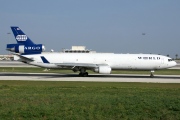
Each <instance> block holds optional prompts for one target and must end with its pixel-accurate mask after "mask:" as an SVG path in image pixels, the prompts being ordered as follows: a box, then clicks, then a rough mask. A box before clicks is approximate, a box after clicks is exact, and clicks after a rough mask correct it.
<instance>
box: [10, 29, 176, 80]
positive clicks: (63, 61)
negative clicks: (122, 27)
mask: <svg viewBox="0 0 180 120" xmlns="http://www.w3.org/2000/svg"><path fill="white" fill-rule="evenodd" d="M11 29H12V31H13V33H14V36H15V38H16V40H17V42H18V44H8V45H7V50H10V51H14V52H16V53H15V55H16V56H17V57H16V60H19V61H21V62H24V63H26V64H30V65H34V66H38V67H43V68H50V69H71V70H73V71H74V72H77V71H79V72H80V73H79V76H88V72H86V70H92V71H94V72H97V73H101V74H110V73H111V71H112V70H149V71H150V72H151V73H150V76H151V77H153V72H154V70H159V69H166V68H170V67H173V66H175V65H176V62H175V61H173V60H172V59H171V58H170V57H166V56H162V55H155V54H114V53H46V52H42V51H43V50H44V49H45V47H44V46H43V45H42V44H34V43H33V42H32V41H31V40H30V39H29V38H28V37H27V36H26V35H25V34H24V33H23V32H22V30H21V29H20V28H19V27H11ZM30 43H31V44H30ZM39 45H40V46H39ZM41 52H42V53H41Z"/></svg>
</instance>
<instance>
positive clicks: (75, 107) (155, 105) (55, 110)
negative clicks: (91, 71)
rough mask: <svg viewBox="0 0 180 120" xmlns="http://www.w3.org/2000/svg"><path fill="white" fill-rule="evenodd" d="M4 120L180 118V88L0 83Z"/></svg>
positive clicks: (82, 83) (135, 85) (60, 83)
mask: <svg viewBox="0 0 180 120" xmlns="http://www.w3.org/2000/svg"><path fill="white" fill-rule="evenodd" d="M0 98H1V99H0V119H1V120H3V119H4V120H6V119H29V120H30V119H42V120H44V119H99V120H114V119H118V120H119V119H134V120H139V119H147V120H148V119H163V120H175V119H179V118H180V84H161V83H158V84H157V83H106V82H105V83H101V82H47V81H0Z"/></svg>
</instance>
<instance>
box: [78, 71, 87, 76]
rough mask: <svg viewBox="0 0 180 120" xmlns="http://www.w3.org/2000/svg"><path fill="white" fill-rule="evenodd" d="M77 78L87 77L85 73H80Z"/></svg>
mask: <svg viewBox="0 0 180 120" xmlns="http://www.w3.org/2000/svg"><path fill="white" fill-rule="evenodd" d="M79 76H80V77H87V76H88V72H85V73H81V72H80V73H79Z"/></svg>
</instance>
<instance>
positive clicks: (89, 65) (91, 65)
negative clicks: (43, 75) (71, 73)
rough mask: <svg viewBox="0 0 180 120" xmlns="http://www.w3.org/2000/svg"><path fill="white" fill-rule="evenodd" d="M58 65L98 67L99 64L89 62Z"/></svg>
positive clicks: (61, 64) (60, 64)
mask: <svg viewBox="0 0 180 120" xmlns="http://www.w3.org/2000/svg"><path fill="white" fill-rule="evenodd" d="M56 65H58V66H61V67H87V68H95V67H98V65H97V64H89V63H57V64H56Z"/></svg>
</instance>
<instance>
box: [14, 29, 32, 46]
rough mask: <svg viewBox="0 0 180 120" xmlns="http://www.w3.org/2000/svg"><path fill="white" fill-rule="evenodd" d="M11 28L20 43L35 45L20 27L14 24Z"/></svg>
mask: <svg viewBox="0 0 180 120" xmlns="http://www.w3.org/2000/svg"><path fill="white" fill-rule="evenodd" d="M11 29H12V32H13V34H14V37H15V39H16V41H17V43H18V44H21V45H34V43H33V42H32V41H31V39H30V38H29V37H28V36H27V35H26V34H24V32H23V31H22V30H21V29H20V28H19V27H15V26H13V27H11Z"/></svg>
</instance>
